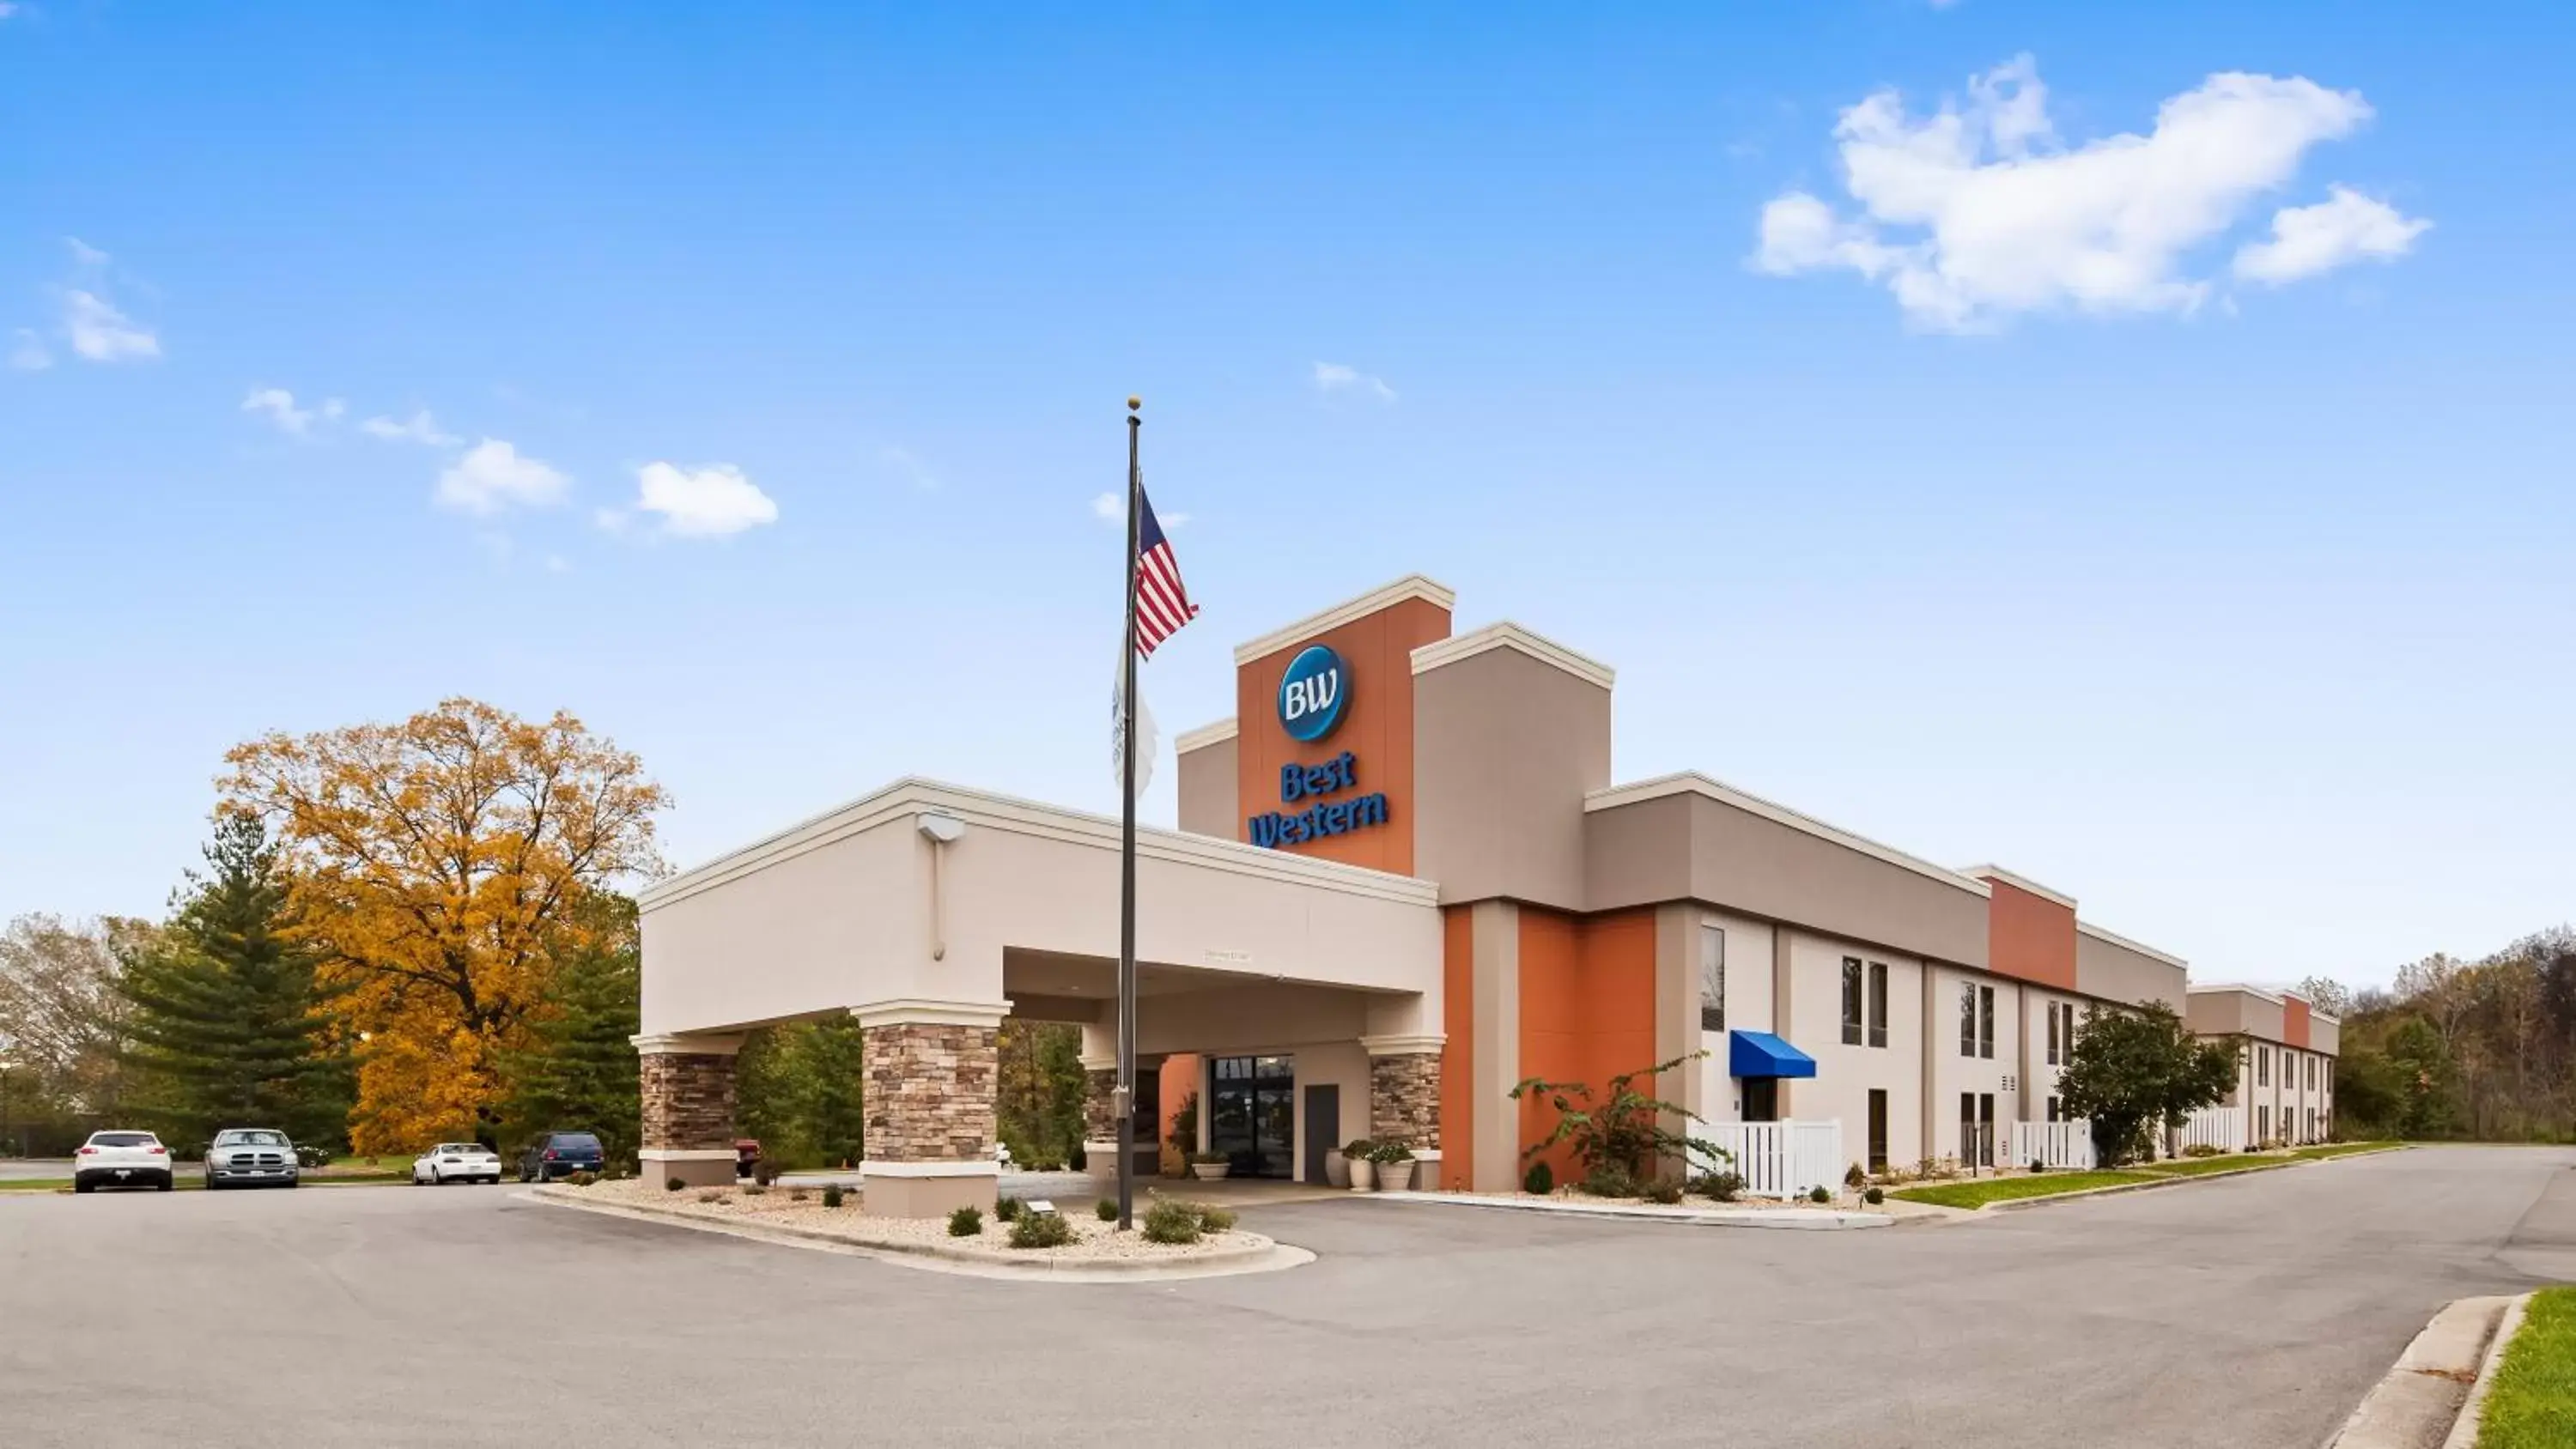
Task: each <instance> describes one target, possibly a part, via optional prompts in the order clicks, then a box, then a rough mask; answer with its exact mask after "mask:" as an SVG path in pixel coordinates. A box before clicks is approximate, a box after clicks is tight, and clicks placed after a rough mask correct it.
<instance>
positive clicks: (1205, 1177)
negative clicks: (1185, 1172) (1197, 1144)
mask: <svg viewBox="0 0 2576 1449" xmlns="http://www.w3.org/2000/svg"><path fill="white" fill-rule="evenodd" d="M1233 1170H1234V1159H1233V1158H1231V1157H1228V1156H1227V1155H1225V1154H1224V1153H1222V1152H1193V1153H1191V1154H1190V1176H1192V1177H1195V1178H1197V1179H1199V1180H1200V1181H1201V1182H1215V1181H1217V1180H1219V1179H1221V1178H1223V1177H1224V1176H1225V1175H1226V1174H1227V1173H1229V1172H1232V1171H1233Z"/></svg>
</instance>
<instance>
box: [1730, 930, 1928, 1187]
mask: <svg viewBox="0 0 2576 1449" xmlns="http://www.w3.org/2000/svg"><path fill="white" fill-rule="evenodd" d="M1788 940H1789V960H1790V969H1791V971H1792V973H1793V978H1794V979H1793V981H1792V983H1791V987H1790V992H1789V996H1790V1003H1789V1007H1790V1023H1789V1030H1788V1031H1786V1032H1784V1033H1782V1035H1784V1036H1786V1037H1787V1038H1788V1040H1789V1043H1790V1045H1792V1046H1795V1047H1797V1048H1798V1049H1799V1050H1800V1051H1803V1052H1805V1053H1806V1054H1807V1055H1809V1056H1811V1057H1814V1058H1815V1059H1816V1075H1815V1076H1814V1077H1813V1078H1810V1079H1807V1080H1803V1081H1795V1082H1785V1083H1783V1084H1782V1086H1783V1087H1784V1088H1786V1089H1787V1095H1788V1096H1789V1099H1790V1107H1789V1110H1788V1111H1787V1112H1786V1113H1785V1115H1786V1116H1789V1117H1791V1118H1794V1119H1796V1120H1798V1121H1801V1122H1814V1121H1822V1120H1823V1119H1825V1118H1828V1117H1834V1118H1840V1119H1841V1120H1842V1124H1843V1156H1844V1157H1845V1158H1846V1159H1848V1160H1849V1161H1851V1162H1865V1161H1866V1159H1867V1158H1868V1155H1869V1093H1870V1089H1871V1088H1873V1087H1876V1088H1883V1089H1885V1091H1886V1092H1887V1159H1888V1161H1889V1162H1890V1163H1894V1164H1902V1165H1905V1166H1909V1167H1910V1166H1912V1165H1913V1164H1914V1163H1915V1162H1916V1161H1918V1160H1920V1159H1921V1158H1922V1157H1924V1156H1926V1155H1927V1154H1926V1153H1925V1151H1924V1147H1923V1130H1922V1103H1923V970H1924V965H1923V962H1922V961H1921V960H1920V959H1918V958H1915V957H1911V956H1903V955H1898V954H1896V953H1893V952H1890V951H1888V950H1886V949H1884V948H1882V947H1871V946H1867V945H1864V944H1862V943H1859V942H1855V941H1846V940H1838V939H1833V938H1828V937H1820V936H1816V935H1813V934H1810V933H1808V932H1804V931H1791V932H1789V933H1788ZM1731 954H1732V948H1731V947H1730V955H1731ZM1845 956H1858V957H1860V958H1861V959H1862V961H1863V962H1864V963H1867V962H1870V961H1884V962H1886V963H1887V1003H1888V1016H1887V1045H1886V1046H1884V1047H1873V1046H1869V1045H1867V1044H1866V1043H1867V1042H1868V1033H1867V1032H1866V1031H1864V1032H1863V1033H1862V1038H1861V1039H1862V1042H1863V1045H1860V1046H1846V1045H1844V1044H1843V1037H1842V1019H1843V1017H1842V1012H1843V1004H1842V1003H1843V988H1842V979H1843V958H1844V957H1845ZM1862 979H1863V981H1864V983H1866V981H1867V975H1866V964H1864V975H1863V978H1862ZM1864 989H1866V987H1865V986H1864ZM1953 1115H1955V1108H1954V1109H1953ZM1939 1120H1940V1117H1939V1114H1938V1113H1937V1112H1936V1113H1935V1114H1934V1117H1933V1121H1934V1123H1935V1124H1936V1130H1937V1124H1938V1122H1939Z"/></svg>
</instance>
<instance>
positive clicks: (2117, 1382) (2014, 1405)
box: [0, 1148, 2576, 1449]
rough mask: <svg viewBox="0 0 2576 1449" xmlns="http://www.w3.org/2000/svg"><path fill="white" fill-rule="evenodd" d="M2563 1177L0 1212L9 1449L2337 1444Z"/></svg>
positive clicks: (2547, 1231)
mask: <svg viewBox="0 0 2576 1449" xmlns="http://www.w3.org/2000/svg"><path fill="white" fill-rule="evenodd" d="M2571 1166H2576V1151H2568V1150H2559V1149H2513V1148H2439V1149H2425V1150H2419V1151H2414V1152H2408V1153H2402V1154H2397V1155H2394V1156H2387V1157H2374V1158H2362V1159H2357V1160H2353V1161H2348V1162H2341V1163H2331V1164H2327V1165H2323V1166H2317V1167H2304V1168H2293V1169H2288V1170H2285V1171H2280V1172H2274V1173H2266V1174H2261V1175H2258V1176H2253V1177H2246V1178H2237V1179H2231V1180H2226V1181H2219V1182H2210V1183H2202V1184H2196V1185H2192V1186H2188V1187H2179V1188H2173V1189H2168V1190H2164V1191H2158V1192H2147V1193H2138V1194H2133V1195H2128V1196H2119V1197H2109V1198H2101V1199H2096V1200H2093V1201H2089V1202H2082V1203H2069V1204H2062V1205H2059V1206H2055V1207H2043V1208H2037V1209H2032V1210H2029V1211H2024V1212H2017V1213H2010V1214H2003V1215H1999V1216H1995V1217H1993V1218H1991V1219H1987V1220H1980V1221H1974V1222H1967V1223H1959V1224H1945V1225H1941V1226H1919V1227H1918V1226H1909V1227H1900V1228H1897V1229H1893V1230H1887V1231H1881V1232H1871V1233H1763V1232H1741V1231H1728V1230H1724V1229H1708V1228H1675V1227H1668V1226H1662V1225H1629V1224H1625V1223H1611V1222H1601V1221H1591V1220H1567V1219H1560V1218H1557V1217H1553V1216H1548V1215H1543V1214H1534V1213H1503V1212H1485V1211H1476V1210H1471V1209H1464V1208H1441V1207H1431V1206H1415V1205H1407V1204H1399V1203H1381V1202H1371V1201H1366V1200H1350V1199H1347V1198H1338V1199H1332V1200H1321V1201H1308V1202H1298V1203H1285V1204H1278V1205H1273V1206H1262V1207H1256V1208H1252V1209H1250V1210H1249V1211H1247V1212H1246V1214H1245V1221H1246V1223H1247V1225H1249V1226H1253V1227H1257V1228H1259V1229H1260V1230H1262V1231H1265V1232H1269V1233H1272V1234H1274V1235H1276V1236H1277V1237H1279V1238H1281V1239H1283V1240H1285V1241H1288V1242H1292V1243H1298V1244H1302V1245H1304V1246H1307V1247H1311V1248H1313V1249H1315V1250H1316V1251H1317V1252H1318V1253H1319V1254H1321V1255H1322V1257H1321V1259H1320V1260H1319V1261H1318V1262H1316V1263H1314V1264H1313V1265H1311V1266H1308V1267H1304V1268H1299V1269H1295V1270H1293V1271H1290V1272H1285V1273H1273V1274H1266V1275H1260V1276H1254V1277H1244V1278H1227V1279H1213V1280H1201V1281H1195V1282H1181V1283H1166V1284H1153V1285H1134V1286H1125V1285H1122V1286H1114V1287H1093V1286H1072V1285H1062V1284H1037V1283H1032V1284H1021V1283H997V1282H990V1281H986V1280H981V1279H973V1278H961V1277H952V1276H946V1275H941V1274H934V1273H925V1272H919V1271H915V1270H911V1269H905V1268H898V1267H891V1266H887V1265H884V1264H880V1263H875V1262H870V1261H865V1260H860V1259H852V1258H846V1257H839V1256H832V1255H825V1254H819V1253H810V1252H801V1251H797V1250H793V1249H786V1248H777V1247H770V1246H766V1245H762V1244H756V1243H749V1242H744V1241H741V1240H737V1239H733V1238H726V1237H719V1236H713V1235H708V1234H702V1233H694V1232H690V1231H688V1230H685V1229H678V1228H667V1227H662V1226H658V1225H649V1224H643V1223H637V1222H630V1221H624V1220H618V1219H610V1218H603V1217H595V1216H589V1215H584V1214H579V1213H574V1212H570V1211H566V1210H563V1209H559V1208H552V1207H546V1206H543V1205H540V1204H537V1203H533V1202H528V1201H524V1200H522V1199H520V1198H519V1197H518V1196H517V1195H516V1194H515V1192H513V1191H512V1190H509V1189H493V1188H472V1189H468V1188H461V1187H460V1188H439V1189H431V1188H402V1187H389V1188H344V1189H340V1190H336V1191H332V1192H300V1193H258V1194H252V1193H242V1194H204V1193H181V1194H170V1195H166V1196H165V1195H160V1194H146V1195H140V1196H130V1195H129V1196H117V1197H100V1198H72V1197H64V1196H40V1197H37V1198H35V1199H32V1200H27V1199H18V1200H12V1199H7V1198H0V1406H5V1407H0V1415H5V1416H6V1419H5V1422H0V1439H5V1440H6V1441H7V1442H9V1443H11V1444H12V1445H53V1444H66V1445H68V1444H110V1445H116V1444H142V1443H148V1442H166V1441H169V1440H173V1439H182V1440H185V1441H187V1442H191V1443H204V1444H311V1443H347V1442H370V1443H387V1444H484V1443H495V1442H507V1441H513V1440H525V1439H532V1438H536V1437H539V1436H540V1435H541V1434H542V1435H560V1436H568V1437H571V1438H576V1439H578V1440H580V1441H582V1442H628V1443H653V1444H661V1443H686V1442H702V1443H703V1442H722V1443H733V1442H742V1441H744V1440H748V1439H761V1440H767V1441H770V1442H775V1443H781V1444H796V1445H801V1444H823V1443H833V1444H847V1443H867V1444H907V1445H989V1444H1019V1443H1032V1444H1035V1443H1043V1444H1046V1445H1048V1446H1050V1449H1053V1446H1066V1445H1095V1444H1096V1445H1130V1444H1135V1443H1140V1442H1168V1441H1172V1440H1175V1439H1179V1438H1190V1439H1204V1440H1208V1441H1211V1442H1226V1441H1247V1440H1258V1441H1260V1442H1269V1443H1281V1444H1369V1445H1384V1444H1441V1445H1446V1444H1461V1445H1478V1446H1498V1445H1567V1444H1578V1443H1633V1444H1661V1443H1690V1444H1718V1445H1736V1444H1740V1445H1747V1446H1752V1445H1762V1446H1846V1445H1848V1446H1868V1449H1897V1446H1907V1445H1916V1446H1927V1449H1928V1446H1945V1445H1964V1444H1973V1445H1976V1446H1979V1449H2016V1446H2031V1449H2039V1446H2048V1449H2061V1446H2065V1445H2070V1444H2084V1445H2097V1444H2098V1445H2159V1446H2162V1445H2176V1446H2180V1445H2207V1446H2222V1445H2223V1446H2230V1449H2269V1446H2277V1449H2314V1446H2315V1445H2317V1444H2318V1443H2319V1442H2321V1441H2322V1440H2323V1439H2324V1438H2325V1437H2326V1435H2327V1434H2328V1433H2329V1432H2330V1431H2331V1430H2332V1429H2333V1428H2334V1426H2335V1425H2336V1424H2337V1423H2338V1422H2340V1420H2341V1419H2342V1418H2343V1416H2344V1415H2345V1414H2346V1413H2348V1412H2349V1411H2350V1410H2351V1408H2352V1406H2353V1404H2354V1403H2355V1402H2357V1401H2358V1400H2359V1399H2360V1397H2361V1395H2362V1393H2363V1392H2364V1391H2365V1390H2366V1389H2367V1388H2368V1387H2369V1386H2370V1384H2371V1383H2372V1382H2373V1381H2375V1380H2376V1379H2377V1377H2378V1376H2379V1374H2380V1373H2381V1372H2382V1370H2384V1369H2385V1368H2386V1367H2387V1365H2388V1363H2389V1362H2390V1360H2391V1359H2393V1358H2394V1357H2395V1356H2396V1354H2397V1352H2398V1351H2399V1350H2400V1349H2401V1348H2403V1347H2404V1346H2405V1344H2406V1342H2407V1340H2408V1339H2409V1338H2410V1337H2411V1336H2412V1335H2413V1334H2414V1333H2415V1331H2416V1330H2417V1329H2418V1328H2420V1327H2421V1326H2422V1325H2423V1323H2424V1321H2425V1319H2426V1318H2428V1317H2429V1316H2430V1315H2431V1314H2432V1312H2433V1311H2434V1309H2435V1308H2437V1307H2438V1306H2439V1305H2440V1304H2442V1303H2443V1302H2445V1301H2447V1300H2449V1299H2451V1298H2455V1297H2459V1296H2461V1295H2463V1294H2471V1293H2495V1292H2508V1291H2514V1290H2517V1289H2520V1288H2524V1287H2527V1286H2530V1285H2531V1284H2532V1283H2534V1282H2535V1281H2538V1280H2541V1279H2546V1278H2555V1277H2561V1276H2576V1173H2571V1172H2570V1171H2569V1170H2568V1169H2569V1168H2570V1167H2571ZM281 1412H282V1413H284V1414H285V1415H287V1416H288V1417H287V1418H286V1419H285V1420H284V1421H283V1422H280V1421H277V1420H274V1419H272V1418H269V1417H268V1416H270V1415H272V1414H277V1413H281Z"/></svg>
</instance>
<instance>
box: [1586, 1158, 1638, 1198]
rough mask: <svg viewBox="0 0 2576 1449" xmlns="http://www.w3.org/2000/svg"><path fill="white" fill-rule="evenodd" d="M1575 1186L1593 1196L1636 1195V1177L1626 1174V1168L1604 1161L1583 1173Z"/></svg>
mask: <svg viewBox="0 0 2576 1449" xmlns="http://www.w3.org/2000/svg"><path fill="white" fill-rule="evenodd" d="M1577 1186H1579V1187H1580V1188H1581V1189H1582V1190H1583V1191H1585V1192H1587V1193H1590V1194H1591V1195H1592V1196H1594V1197H1635V1196H1636V1195H1637V1179H1635V1178H1634V1177H1631V1176H1629V1175H1628V1169H1626V1168H1624V1167H1620V1166H1618V1165H1616V1164H1614V1163H1607V1162H1605V1163H1603V1164H1601V1165H1600V1166H1598V1167H1595V1168H1594V1169H1592V1171H1590V1172H1589V1173H1586V1174H1585V1175H1584V1178H1583V1181H1582V1182H1581V1183H1579V1184H1577Z"/></svg>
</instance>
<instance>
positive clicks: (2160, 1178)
mask: <svg viewBox="0 0 2576 1449" xmlns="http://www.w3.org/2000/svg"><path fill="white" fill-rule="evenodd" d="M2407 1145H2408V1144H2404V1143H2401V1144H2399V1145H2397V1146H2395V1147H2374V1148H2372V1149H2371V1150H2369V1151H2368V1152H2346V1153H2342V1154H2339V1155H2337V1156H2334V1157H2287V1158H2283V1159H2282V1160H2281V1161H2279V1162H2266V1163H2263V1164H2262V1165H2260V1166H2257V1167H2238V1168H2231V1169H2229V1170H2228V1171H2226V1172H2191V1173H2160V1174H2158V1175H2157V1176H2156V1177H2155V1179H2154V1180H2153V1181H2150V1182H2119V1183H2113V1184H2112V1185H2111V1186H2109V1187H2085V1188H2078V1189H2076V1190H2075V1191H2073V1192H2052V1193H2043V1194H2041V1195H2039V1196H2037V1197H2017V1198H2010V1199H2007V1200H2005V1201H2003V1202H1990V1203H1987V1204H1985V1205H1984V1206H1982V1207H1973V1208H1950V1209H1948V1211H1950V1212H1953V1213H1958V1214H1960V1215H1961V1216H1964V1217H1970V1218H1974V1217H1979V1216H1982V1215H1984V1214H1987V1213H2008V1212H2018V1211H2020V1210H2021V1209H2023V1208H2035V1207H2047V1206H2049V1205H2050V1204H2052V1203H2061V1202H2080V1201H2082V1200H2084V1199H2085V1198H2088V1197H2113V1196H2116V1195H2118V1194H2120V1193H2124V1192H2152V1191H2154V1190H2155V1189H2157V1188H2160V1187H2182V1186H2185V1185H2187V1184H2190V1183H2195V1182H2225V1181H2226V1180H2227V1179H2229V1178H2231V1177H2252V1176H2254V1175H2255V1174H2256V1173H2261V1172H2280V1171H2283V1170H2284V1169H2287V1168H2293V1167H2323V1166H2325V1165H2326V1164H2327V1163H2330V1162H2347V1161H2350V1160H2351V1159H2353V1158H2356V1157H2379V1156H2383V1155H2385V1154H2387V1153H2391V1152H2403V1151H2405V1150H2406V1148H2407ZM2115 1170H2118V1169H2115ZM1905 1201H1907V1202H1913V1203H1914V1205H1915V1206H1917V1207H1940V1206H1941V1204H1939V1203H1925V1202H1915V1200H1914V1199H1912V1198H1907V1199H1905Z"/></svg>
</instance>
